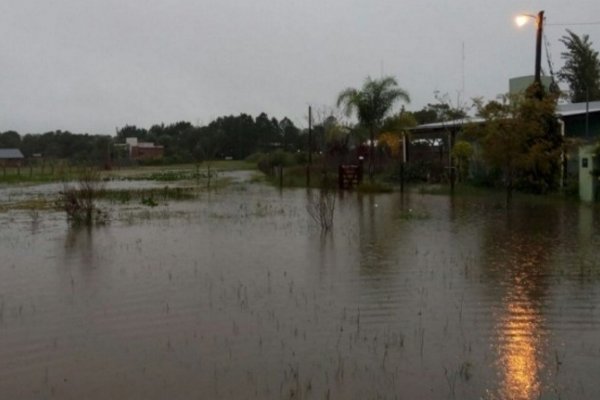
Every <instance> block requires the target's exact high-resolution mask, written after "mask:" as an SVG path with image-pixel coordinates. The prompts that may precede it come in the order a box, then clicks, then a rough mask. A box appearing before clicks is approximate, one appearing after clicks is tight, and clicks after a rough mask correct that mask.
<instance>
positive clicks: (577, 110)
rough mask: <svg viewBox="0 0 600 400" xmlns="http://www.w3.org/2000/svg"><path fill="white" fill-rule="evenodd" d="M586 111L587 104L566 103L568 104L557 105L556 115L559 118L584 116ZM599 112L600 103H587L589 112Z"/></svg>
mask: <svg viewBox="0 0 600 400" xmlns="http://www.w3.org/2000/svg"><path fill="white" fill-rule="evenodd" d="M587 110H588V103H586V102H583V103H568V104H558V105H557V106H556V113H557V114H558V115H560V116H561V117H568V116H571V115H581V114H585V113H586V112H587ZM598 111H600V101H590V102H589V112H598Z"/></svg>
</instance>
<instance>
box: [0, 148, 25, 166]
mask: <svg viewBox="0 0 600 400" xmlns="http://www.w3.org/2000/svg"><path fill="white" fill-rule="evenodd" d="M24 159H25V157H23V153H21V150H19V149H0V166H3V167H20V166H22V165H23V160H24Z"/></svg>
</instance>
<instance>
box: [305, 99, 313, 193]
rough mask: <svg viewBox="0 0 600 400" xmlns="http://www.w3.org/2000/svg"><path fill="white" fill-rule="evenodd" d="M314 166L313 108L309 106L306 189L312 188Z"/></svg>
mask: <svg viewBox="0 0 600 400" xmlns="http://www.w3.org/2000/svg"><path fill="white" fill-rule="evenodd" d="M311 165H312V107H311V106H308V165H307V166H306V187H310V167H311Z"/></svg>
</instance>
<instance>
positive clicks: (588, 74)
mask: <svg viewBox="0 0 600 400" xmlns="http://www.w3.org/2000/svg"><path fill="white" fill-rule="evenodd" d="M560 42H561V43H562V44H564V45H565V47H566V48H567V51H565V52H562V53H561V58H562V59H563V60H565V65H564V66H563V67H562V68H561V69H560V71H559V72H558V77H559V79H560V80H561V81H563V82H566V83H567V84H568V85H569V95H570V98H571V101H572V102H573V103H579V102H584V101H592V100H600V61H599V60H598V52H597V51H596V50H594V49H593V48H592V42H591V41H590V38H589V36H588V35H583V36H578V35H577V34H575V33H573V32H571V31H570V30H568V29H567V34H566V35H564V36H563V37H561V38H560Z"/></svg>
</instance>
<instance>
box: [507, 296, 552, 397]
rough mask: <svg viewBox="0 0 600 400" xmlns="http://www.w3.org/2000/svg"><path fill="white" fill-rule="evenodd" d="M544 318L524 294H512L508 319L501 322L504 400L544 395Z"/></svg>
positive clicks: (508, 308) (508, 306)
mask: <svg viewBox="0 0 600 400" xmlns="http://www.w3.org/2000/svg"><path fill="white" fill-rule="evenodd" d="M540 325H541V317H540V315H539V310H538V309H536V308H535V307H534V306H533V305H532V304H531V302H530V301H529V300H528V298H527V295H526V294H525V293H523V290H519V288H518V287H517V288H515V291H514V292H513V293H511V294H509V301H508V303H507V305H506V315H505V317H504V318H502V319H501V321H500V326H499V329H498V331H499V333H500V334H501V337H500V338H499V347H498V351H499V355H500V357H499V363H500V369H501V374H502V375H503V376H502V380H501V382H502V383H501V389H500V392H501V393H502V398H507V399H532V398H537V397H538V394H539V392H540V386H541V384H540V377H539V372H540V370H541V368H542V365H541V359H540V354H541V347H542V345H543V343H542V338H541V333H540Z"/></svg>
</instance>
